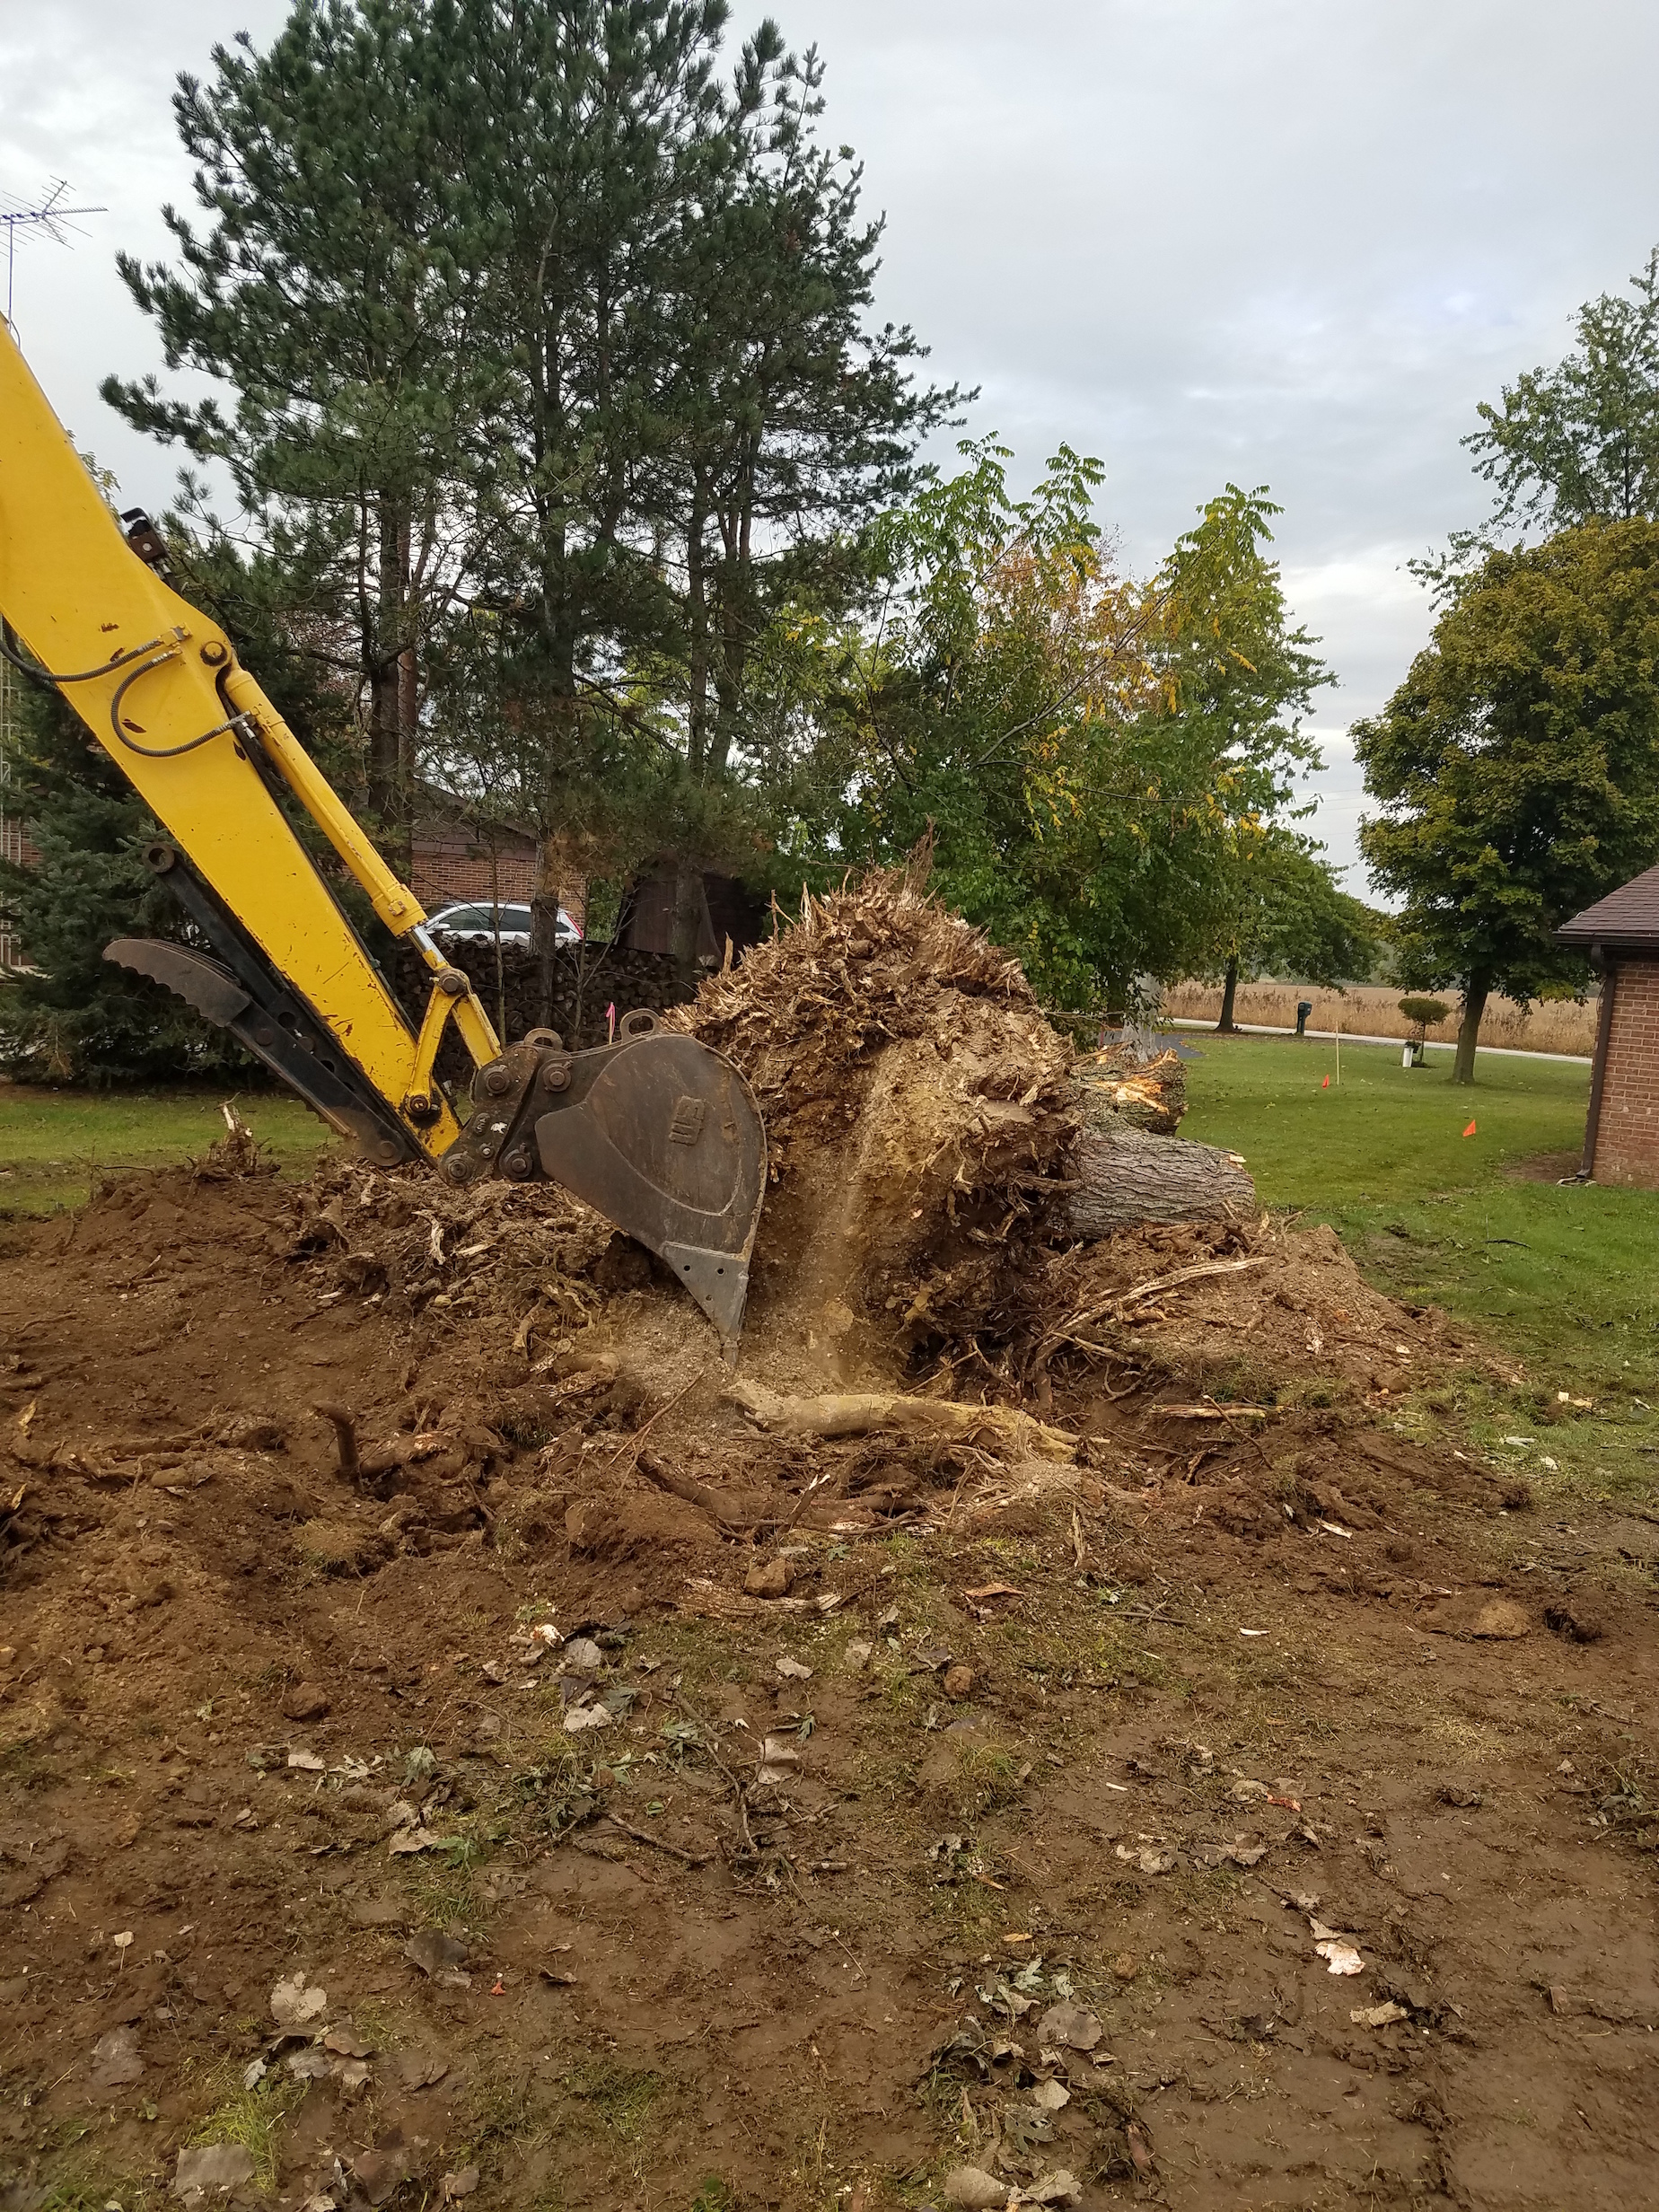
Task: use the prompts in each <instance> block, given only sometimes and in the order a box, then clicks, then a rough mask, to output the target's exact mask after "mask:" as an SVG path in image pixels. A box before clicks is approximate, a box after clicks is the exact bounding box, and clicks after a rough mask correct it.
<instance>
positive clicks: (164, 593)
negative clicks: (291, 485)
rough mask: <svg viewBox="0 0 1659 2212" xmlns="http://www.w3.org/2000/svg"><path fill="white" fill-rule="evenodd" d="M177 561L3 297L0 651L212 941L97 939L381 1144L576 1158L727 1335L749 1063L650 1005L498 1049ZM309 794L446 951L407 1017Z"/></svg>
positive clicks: (736, 1287) (449, 1152)
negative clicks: (450, 1056)
mask: <svg viewBox="0 0 1659 2212" xmlns="http://www.w3.org/2000/svg"><path fill="white" fill-rule="evenodd" d="M122 524H125V525H126V528H125V531H123V528H122ZM165 571H166V551H165V548H164V547H163V546H162V541H161V539H160V537H159V535H158V534H157V532H156V531H155V530H154V528H153V526H152V525H151V523H150V522H149V520H148V518H147V517H146V516H145V515H144V514H143V513H139V512H138V511H136V510H134V511H132V512H131V513H127V514H125V515H123V516H122V517H121V522H119V523H118V522H117V521H116V518H115V517H114V515H112V514H111V513H110V510H109V509H108V508H107V507H106V506H105V505H104V503H103V501H102V499H101V497H100V496H99V493H98V490H97V488H96V487H95V486H94V485H93V483H92V478H90V476H89V475H88V474H87V471H86V470H85V468H84V467H83V463H82V461H81V460H80V457H79V455H78V454H77V453H76V452H75V448H74V446H73V445H72V444H71V443H70V441H69V438H68V436H67V434H66V432H65V431H64V429H63V427H62V426H61V425H60V424H59V423H58V421H57V417H56V416H55V415H54V414H53V412H52V409H51V407H50V405H49V404H48V400H47V399H46V396H45V394H44V393H43V392H42V391H41V390H40V386H39V384H38V383H37V382H35V380H34V377H33V376H32V374H31V373H30V370H29V368H28V366H27V364H25V363H24V361H23V358H22V355H21V353H20V352H19V351H18V348H17V345H16V342H15V339H14V338H13V335H12V332H11V330H10V329H9V327H8V326H7V324H6V323H5V321H4V318H0V651H3V652H4V654H5V655H6V657H7V658H8V659H9V660H11V661H12V662H13V663H14V664H15V665H16V666H17V667H19V668H20V669H22V670H23V671H24V672H25V673H26V674H28V675H30V676H31V677H32V678H34V679H35V680H38V681H40V682H42V683H45V684H49V685H50V686H52V687H53V688H55V689H57V691H58V692H59V693H60V694H61V695H62V697H63V698H66V699H67V700H68V702H69V703H70V705H71V706H73V707H75V710H76V711H77V712H78V713H79V715H80V716H81V718H82V720H83V722H84V723H85V724H86V726H87V728H88V729H89V730H90V731H91V732H92V735H93V736H94V737H95V738H96V739H97V740H98V742H100V743H101V745H102V746H103V747H104V748H105V750H107V751H108V752H109V753H110V757H111V758H112V759H114V760H115V762H116V763H117V765H118V767H119V768H121V770H122V771H123V773H124V774H125V775H126V777H127V779H128V781H129V782H130V783H131V784H132V785H133V786H134V788H135V789H136V791H137V792H138V794H139V795H140V797H141V798H142V799H143V800H144V802H145V805H146V806H147V807H148V808H149V810H150V812H152V813H153V814H154V816H155V818H156V820H157V821H159V822H160V823H161V824H162V827H163V829H165V830H166V832H167V839H168V841H167V842H165V843H159V844H157V845H154V846H153V847H151V848H150V853H149V859H150V864H151V865H152V866H153V867H154V869H155V870H156V871H157V872H158V873H159V874H160V875H161V877H162V880H163V881H164V882H166V883H167V884H168V885H169V886H170V888H171V890H172V891H174V893H175V894H176V896H177V897H178V900H179V902H180V905H181V906H182V908H184V911H185V914H186V916H187V917H188V918H189V925H190V935H191V936H192V937H193V938H194V939H196V940H198V941H199V945H200V948H201V949H198V946H197V944H172V943H161V942H157V941H154V940H150V939H144V938H122V939H120V940H118V942H117V943H116V944H111V945H110V946H109V947H108V948H107V949H106V952H105V958H106V959H108V960H113V961H119V962H120V963H121V964H122V965H123V966H125V967H127V968H131V969H134V970H137V972H138V973H139V974H141V975H146V976H149V977H151V978H153V979H154V980H155V981H156V982H158V983H161V984H163V985H164V986H165V987H167V988H168V989H169V990H171V991H174V992H176V993H177V994H178V996H180V998H183V999H186V1000H188V1001H189V1004H190V1005H192V1006H194V1007H195V1008H196V1009H197V1011H198V1013H200V1014H205V1015H206V1017H207V1018H208V1019H209V1020H210V1021H213V1022H217V1023H221V1024H223V1025H224V1027H225V1028H227V1029H228V1030H230V1031H231V1032H232V1034H233V1036H235V1037H236V1038H237V1039H238V1040H240V1042H241V1044H242V1045H244V1046H245V1047H246V1049H248V1050H249V1051H250V1052H251V1053H252V1054H253V1055H254V1056H255V1058H258V1059H260V1060H262V1061H263V1062H264V1063H265V1065H266V1066H268V1067H269V1068H270V1069H271V1070H272V1071H273V1072H274V1073H275V1074H276V1075H280V1076H281V1077H282V1079H283V1081H284V1082H285V1083H286V1084H289V1085H290V1086H291V1087H292V1088H293V1089H294V1090H295V1091H297V1092H298V1093H299V1094H300V1096H301V1097H302V1098H303V1099H304V1100H305V1101H306V1102H307V1103H308V1104H309V1105H311V1106H312V1107H313V1108H314V1109H315V1110H316V1111H317V1112H318V1113H320V1115H322V1117H323V1118H324V1119H325V1120H327V1121H329V1122H330V1123H331V1124H332V1125H333V1126H334V1128H337V1129H338V1130H339V1131H340V1132H341V1133H342V1134H343V1135H346V1136H348V1137H352V1138H353V1139H354V1140H355V1143H356V1144H357V1145H358V1147H359V1149H360V1151H361V1152H362V1153H363V1154H364V1157H366V1158H368V1159H370V1160H373V1161H374V1162H375V1163H377V1164H379V1165H382V1166H388V1167H390V1166H393V1165H396V1164H397V1163H399V1162H402V1161H409V1160H414V1159H417V1158H420V1157H422V1156H424V1157H426V1159H428V1160H430V1161H431V1162H432V1163H434V1166H435V1167H436V1169H437V1171H438V1172H440V1173H441V1174H442V1175H443V1177H444V1178H445V1180H446V1181H450V1182H452V1183H454V1184H457V1185H464V1184H467V1183H470V1182H472V1181H477V1180H478V1179H480V1178H482V1177H484V1176H487V1175H491V1174H496V1175H504V1176H506V1177H508V1178H510V1179H511V1180H513V1181H535V1180H538V1179H546V1180H548V1181H555V1182H558V1183H562V1184H563V1185H564V1186H565V1187H566V1189H568V1190H570V1191H572V1192H573V1193H574V1194H575V1196H576V1197H577V1198H581V1199H583V1200H584V1201H585V1202H586V1204H588V1205H589V1206H592V1207H594V1208H595V1210H596V1211H598V1212H599V1213H601V1214H603V1215H604V1216H607V1218H608V1219H610V1221H612V1222H614V1223H615V1224H616V1225H617V1226H618V1227H619V1229H622V1230H625V1231H626V1232H627V1233H628V1235H629V1236H631V1237H635V1238H636V1239H637V1240H638V1242H640V1243H642V1244H645V1245H648V1246H649V1247H650V1249H651V1250H652V1251H654V1252H656V1253H657V1254H658V1255H659V1256H660V1257H661V1258H662V1259H663V1260H664V1261H666V1263H667V1264H668V1265H669V1267H671V1268H672V1269H673V1271H674V1273H675V1275H676V1276H677V1277H679V1278H680V1281H681V1282H682V1283H683V1284H684V1286H685V1287H686V1289H687V1291H688V1292H689V1294H690V1295H691V1296H692V1297H693V1298H694V1299H695V1300H696V1302H697V1303H698V1305H699V1306H701V1307H702V1309H703V1311H704V1312H706V1313H707V1315H708V1316H709V1318H710V1320H711V1321H713V1322H714V1323H715V1327H716V1328H717V1329H718V1330H719V1331H720V1333H721V1336H722V1339H724V1342H725V1344H726V1346H727V1347H728V1348H729V1347H731V1346H733V1344H734V1343H735V1340H736V1339H737V1336H738V1333H739V1331H740V1330H741V1329H742V1321H743V1305H744V1301H745V1298H746V1296H747V1293H748V1285H749V1263H750V1256H751V1254H752V1252H753V1251H754V1242H755V1232H756V1230H757V1228H758V1227H759V1220H760V1206H761V1200H762V1198H763V1197H764V1195H765V1189H766V1137H765V1132H764V1130H763V1128H762V1127H761V1122H760V1116H759V1111H758V1110H757V1108H756V1105H755V1101H754V1096H753V1093H751V1092H750V1088H749V1085H748V1084H746V1083H745V1082H744V1080H743V1078H742V1075H740V1074H739V1073H738V1071H737V1069H736V1068H735V1067H733V1066H732V1064H731V1062H730V1061H729V1060H726V1059H724V1058H721V1056H720V1055H719V1054H718V1053H715V1052H711V1051H710V1050H709V1049H708V1048H707V1046H706V1045H702V1044H699V1043H698V1041H697V1040H696V1039H695V1038H692V1037H688V1036H682V1035H679V1034H673V1033H670V1032H668V1031H663V1030H661V1029H659V1028H658V1026H657V1023H656V1019H655V1017H654V1015H653V1014H645V1013H643V1012H640V1013H635V1014H629V1015H627V1016H626V1017H625V1018H624V1020H623V1022H622V1023H621V1027H620V1030H619V1034H618V1036H617V1038H616V1040H615V1041H614V1042H613V1043H611V1044H609V1045H604V1046H601V1047H600V1048H598V1049H595V1050H592V1051H585V1052H567V1051H566V1049H564V1046H563V1044H562V1043H561V1041H560V1040H559V1039H558V1038H557V1036H556V1035H555V1034H554V1033H553V1032H552V1031H548V1030H540V1031H531V1034H530V1035H529V1036H528V1037H526V1038H525V1039H524V1040H522V1042H521V1043H518V1044H513V1045H509V1046H507V1047H506V1048H505V1050H504V1049H503V1048H502V1046H501V1044H500V1042H499V1040H497V1038H496V1032H495V1031H494V1030H493V1029H492V1028H491V1026H490V1023H489V1019H488V1017H487V1014H485V1011H484V1008H483V1006H482V1005H480V1003H479V1001H478V997H477V996H476V995H475V993H474V991H473V989H472V987H471V984H470V981H469V980H468V979H467V977H466V976H465V975H464V974H463V973H462V972H461V970H460V969H458V968H454V967H452V966H451V965H450V963H449V962H448V961H447V960H446V959H445V958H444V956H443V952H441V951H440V949H439V947H438V946H437V945H436V944H434V942H433V940H432V938H431V936H430V935H428V934H427V932H426V928H425V926H424V925H425V922H426V914H425V911H424V910H423V908H421V906H420V904H419V902H418V900H417V899H416V898H415V895H414V893H413V892H412V891H409V890H408V887H407V886H406V885H404V884H402V883H400V882H399V881H398V879H397V877H396V876H395V875H394V874H393V873H392V872H391V869H390V868H388V867H387V865H385V863H384V861H382V858H381V856H380V855H379V854H378V853H377V852H376V851H375V850H374V847H373V845H372V844H371V843H370V841H369V839H368V838H367V836H366V835H365V834H364V830H363V829H361V827H360V826H359V825H358V823H357V822H356V821H354V820H353V818H352V816H351V814H350V812H348V811H347V808H346V806H345V805H344V804H343V803H342V802H341V801H340V799H339V797H338V794H336V793H335V792H334V791H333V790H332V789H331V788H330V786H329V783H328V782H327V780H326V778H325V777H323V776H322V775H321V774H320V772H319V771H318V769H317V768H316V766H315V764H314V763H313V762H312V759H310V758H309V756H308V755H307V754H306V752H305V750H304V749H303V747H302V746H301V745H300V743H299V742H298V740H297V739H296V738H295V737H294V733H293V732H292V731H291V730H289V728H288V727H287V725H286V724H285V722H284V721H283V719H282V717H281V715H278V714H277V712H276V709H275V708H274V707H272V705H271V703H270V701H269V700H268V698H266V696H265V694H264V692H263V691H262V690H261V689H259V685H258V684H257V683H256V682H255V681H254V679H253V678H252V676H250V674H249V672H248V671H247V670H246V669H244V668H242V667H241V665H240V664H239V663H238V662H237V659H236V654H235V652H234V650H233V647H232V645H231V642H230V640H229V639H228V638H227V637H226V636H224V633H223V631H222V630H221V629H220V628H218V626H217V625H216V624H215V623H214V622H212V621H210V620H208V619H206V617H205V616H203V615H202V614H201V613H200V612H199V610H198V609H196V608H195V607H192V606H191V605H190V604H189V602H188V601H185V600H183V599H181V598H180V596H179V594H178V593H177V592H175V591H174V590H173V588H172V586H171V583H170V581H169V580H168V576H167V575H166V573H165ZM294 803H297V804H298V805H299V807H300V808H301V809H303V812H304V813H305V814H307V815H308V816H309V817H310V819H311V820H312V821H313V822H314V823H315V824H316V825H317V827H318V829H320V830H321V831H322V833H323V835H324V836H325V837H326V838H328V840H329V844H330V845H332V847H334V850H335V851H336V853H337V854H338V856H339V858H340V860H341V862H342V863H343V864H344V865H345V866H346V868H347V871H348V872H349V873H350V874H351V875H352V876H354V877H355V880H356V881H357V882H358V883H359V884H361V885H362V887H363V889H364V891H366V892H367V894H368V896H369V899H370V900H371V902H372V904H373V908H374V911H375V913H376V915H377V916H378V917H380V919H381V920H382V922H383V923H384V924H385V926H386V927H387V928H388V929H389V930H390V931H391V933H392V935H394V936H398V937H404V938H407V939H408V941H409V943H410V944H413V945H414V946H415V947H416V949H417V951H418V952H419V953H420V955H421V957H422V959H423V960H424V961H426V966H427V968H428V969H429V970H430V971H431V991H430V996H429V997H428V1000H427V1004H426V1012H425V1016H424V1018H423V1020H422V1021H421V1023H420V1025H419V1028H418V1030H416V1029H414V1028H413V1027H412V1026H411V1024H410V1023H409V1022H408V1020H406V1018H405V1016H404V1014H403V1010H402V1008H401V1007H400V1006H399V1004H398V1002H397V1000H396V999H395V998H394V997H393V996H392V993H391V990H390V988H389V987H388V986H387V984H386V981H385V979H384V978H383V977H382V974H381V971H380V970H379V969H378V968H377V967H376V965H375V963H374V961H373V958H372V956H371V954H370V952H369V950H368V948H367V946H366V945H365V944H364V942H363V940H362V939H361V937H359V935H357V932H356V931H355V929H354V928H353V926H352V925H351V923H350V922H349V920H348V919H347V917H346V915H345V913H344V911H343V910H342V908H340V906H339V905H338V902H337V900H335V898H334V897H333V894H332V893H331V891H329V886H328V884H327V882H325V881H324V879H323V877H322V876H321V875H320V873H318V871H317V869H316V868H315V867H314V866H313V865H312V862H311V860H310V859H309V858H308V857H307V855H306V853H305V849H304V847H303V845H302V844H301V842H300V839H299V838H298V837H297V836H296V835H295V832H294V828H293V826H292V824H291V822H290V821H289V818H288V813H287V812H285V809H286V808H287V807H289V806H291V805H292V804H294ZM451 1027H453V1028H454V1030H455V1031H456V1033H457V1034H458V1035H459V1037H460V1039H461V1042H462V1044H463V1045H464V1046H465V1047H466V1049H467V1050H468V1052H469V1053H470V1055H471V1057H472V1059H473V1062H474V1064H475V1066H476V1071H477V1072H476V1074H475V1075H474V1077H473V1082H472V1094H473V1102H474V1103H473V1107H472V1111H471V1114H470V1117H469V1118H468V1119H467V1120H466V1121H465V1123H464V1124H463V1123H462V1122H461V1121H460V1120H459V1119H457V1116H456V1114H455V1111H454V1109H453V1106H452V1102H451V1101H450V1100H449V1098H448V1097H446V1096H445V1094H444V1090H443V1085H442V1084H440V1083H439V1081H438V1078H437V1075H436V1062H437V1057H438V1048H439V1046H440V1045H441V1044H442V1042H443V1039H444V1036H445V1034H446V1033H447V1031H449V1029H450V1028H451Z"/></svg>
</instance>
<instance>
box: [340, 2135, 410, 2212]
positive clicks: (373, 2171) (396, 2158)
mask: <svg viewBox="0 0 1659 2212" xmlns="http://www.w3.org/2000/svg"><path fill="white" fill-rule="evenodd" d="M409 2164H410V2159H409V2152H408V2146H407V2145H406V2144H405V2142H404V2140H403V2134H402V2130H401V2129H397V2128H393V2129H391V2131H390V2132H389V2133H388V2134H386V2135H383V2136H382V2137H381V2139H380V2141H379V2142H378V2143H377V2144H376V2145H375V2146H374V2148H373V2150H369V2151H361V2152H359V2153H358V2155H357V2156H356V2157H355V2158H354V2159H353V2160H352V2162H351V2170H352V2172H353V2173H354V2174H355V2176H356V2178H357V2182H358V2185H359V2187H360V2188H361V2189H362V2190H363V2193H364V2196H365V2197H366V2198H367V2199H368V2200H369V2202H370V2203H371V2204H384V2203H385V2201H386V2199H387V2198H388V2197H390V2196H391V2194H392V2192H393V2190H396V2189H397V2187H398V2185H399V2182H401V2181H405V2180H407V2178H408V2171H409Z"/></svg>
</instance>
